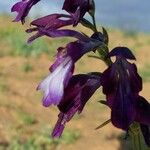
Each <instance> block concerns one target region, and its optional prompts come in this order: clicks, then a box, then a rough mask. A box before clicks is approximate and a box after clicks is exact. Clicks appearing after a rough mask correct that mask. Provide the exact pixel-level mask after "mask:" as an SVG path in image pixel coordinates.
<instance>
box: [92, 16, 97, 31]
mask: <svg viewBox="0 0 150 150" xmlns="http://www.w3.org/2000/svg"><path fill="white" fill-rule="evenodd" d="M92 21H93V25H94V28H95V31H96V32H97V27H96V20H95V16H94V15H93V16H92Z"/></svg>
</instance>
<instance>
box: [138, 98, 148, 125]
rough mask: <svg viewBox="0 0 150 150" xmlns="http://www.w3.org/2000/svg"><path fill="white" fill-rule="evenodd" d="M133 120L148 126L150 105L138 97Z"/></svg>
mask: <svg viewBox="0 0 150 150" xmlns="http://www.w3.org/2000/svg"><path fill="white" fill-rule="evenodd" d="M135 120H136V121H137V122H139V123H142V124H145V125H148V126H150V104H149V103H148V101H146V99H145V98H144V97H142V96H139V97H138V100H137V105H136V118H135Z"/></svg>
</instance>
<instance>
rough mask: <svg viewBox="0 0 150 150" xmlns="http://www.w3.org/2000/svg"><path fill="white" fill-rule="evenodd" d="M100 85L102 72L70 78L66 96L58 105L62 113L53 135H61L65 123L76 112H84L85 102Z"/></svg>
mask: <svg viewBox="0 0 150 150" xmlns="http://www.w3.org/2000/svg"><path fill="white" fill-rule="evenodd" d="M100 85H101V82H100V73H90V74H79V75H75V76H73V77H72V78H71V79H70V81H69V84H68V86H67V87H66V89H65V92H64V93H65V94H64V97H63V98H62V100H61V101H60V104H59V105H58V108H59V110H60V114H59V115H58V121H57V123H56V125H55V128H54V130H53V133H52V136H53V137H60V136H61V134H62V132H63V130H64V127H65V124H66V123H67V122H68V121H70V120H71V118H72V117H73V116H74V115H75V113H76V112H78V113H81V112H82V110H83V108H84V106H85V104H86V103H87V101H88V100H89V99H90V97H91V96H92V95H93V94H94V92H95V91H96V90H97V89H98V88H99V87H100Z"/></svg>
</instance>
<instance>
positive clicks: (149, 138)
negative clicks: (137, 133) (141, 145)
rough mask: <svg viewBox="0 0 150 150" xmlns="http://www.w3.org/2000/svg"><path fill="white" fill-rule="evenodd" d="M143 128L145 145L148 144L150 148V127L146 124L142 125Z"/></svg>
mask: <svg viewBox="0 0 150 150" xmlns="http://www.w3.org/2000/svg"><path fill="white" fill-rule="evenodd" d="M140 127H141V131H142V134H143V137H144V140H145V143H146V144H147V146H149V147H150V129H149V126H147V125H144V124H140Z"/></svg>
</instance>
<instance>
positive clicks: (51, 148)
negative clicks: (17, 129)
mask: <svg viewBox="0 0 150 150" xmlns="http://www.w3.org/2000/svg"><path fill="white" fill-rule="evenodd" d="M47 132H48V131H45V133H36V134H34V135H32V136H31V137H30V138H29V139H25V138H24V139H23V138H20V136H17V137H14V138H13V140H12V141H11V143H10V144H9V145H5V146H0V148H2V149H4V150H56V149H57V148H58V147H59V146H60V145H61V144H73V143H74V142H76V141H77V140H78V139H79V138H80V134H79V132H78V131H65V133H64V134H63V136H62V137H61V138H60V139H53V138H51V137H50V135H49V134H47Z"/></svg>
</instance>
